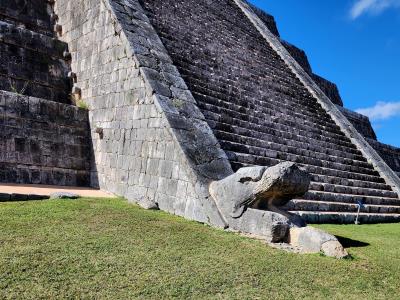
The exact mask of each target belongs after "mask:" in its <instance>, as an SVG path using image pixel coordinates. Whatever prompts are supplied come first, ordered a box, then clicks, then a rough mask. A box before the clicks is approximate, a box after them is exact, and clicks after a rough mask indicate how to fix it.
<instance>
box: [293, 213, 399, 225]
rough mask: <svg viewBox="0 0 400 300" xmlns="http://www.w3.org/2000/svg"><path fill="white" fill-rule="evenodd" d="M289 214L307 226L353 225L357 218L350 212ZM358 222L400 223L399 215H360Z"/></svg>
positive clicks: (355, 214)
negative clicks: (294, 215)
mask: <svg viewBox="0 0 400 300" xmlns="http://www.w3.org/2000/svg"><path fill="white" fill-rule="evenodd" d="M291 213H294V214H297V215H300V216H301V217H302V218H303V219H304V220H305V221H306V222H307V223H309V224H323V223H325V224H326V223H332V224H354V222H355V220H356V216H357V213H350V212H346V213H340V212H320V211H318V212H313V211H291ZM359 222H360V223H361V224H375V223H394V222H400V214H384V213H379V214H371V213H360V216H359Z"/></svg>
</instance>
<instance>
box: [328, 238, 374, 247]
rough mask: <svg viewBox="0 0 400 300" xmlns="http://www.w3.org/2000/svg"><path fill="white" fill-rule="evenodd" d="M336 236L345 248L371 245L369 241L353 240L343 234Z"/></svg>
mask: <svg viewBox="0 0 400 300" xmlns="http://www.w3.org/2000/svg"><path fill="white" fill-rule="evenodd" d="M336 238H337V239H338V240H339V242H340V243H341V244H342V245H343V247H344V248H361V247H367V246H369V245H370V244H369V243H365V242H361V241H357V240H352V239H349V238H346V237H343V236H336Z"/></svg>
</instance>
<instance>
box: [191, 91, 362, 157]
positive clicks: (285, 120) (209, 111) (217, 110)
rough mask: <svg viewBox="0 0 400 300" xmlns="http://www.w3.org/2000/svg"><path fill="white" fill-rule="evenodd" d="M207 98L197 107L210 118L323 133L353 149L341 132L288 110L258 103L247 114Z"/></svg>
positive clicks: (309, 134) (244, 109) (237, 108)
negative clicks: (274, 108)
mask: <svg viewBox="0 0 400 300" xmlns="http://www.w3.org/2000/svg"><path fill="white" fill-rule="evenodd" d="M194 95H195V96H197V97H200V98H201V97H206V96H200V95H199V94H196V93H194ZM207 98H208V101H204V102H201V104H200V105H199V107H200V109H202V110H203V111H204V115H205V116H206V117H208V118H212V119H213V120H215V121H220V122H223V123H228V124H229V121H231V120H234V121H236V122H237V123H234V124H235V125H237V126H239V125H241V126H244V127H246V126H247V127H251V126H260V125H263V126H270V124H273V125H274V128H276V129H279V130H284V131H289V132H294V133H296V134H300V132H303V134H305V135H308V136H310V137H312V136H315V135H316V136H321V135H323V136H324V137H325V138H326V139H328V138H329V140H331V141H335V143H338V144H339V145H344V146H347V147H350V148H353V149H355V148H354V147H353V145H352V144H351V142H350V140H348V139H347V138H346V137H345V136H344V134H343V133H342V132H340V131H336V132H333V131H332V130H330V129H329V128H327V127H326V126H321V125H318V124H317V123H313V122H311V121H310V119H308V120H306V119H304V118H301V119H299V118H297V117H296V116H294V115H293V114H292V113H291V112H289V111H287V112H286V113H281V112H277V111H273V110H269V109H266V108H265V106H264V105H263V104H260V107H263V106H264V108H262V109H260V110H259V111H258V112H256V113H254V112H252V113H251V114H249V111H248V109H247V108H243V109H242V107H240V106H235V105H234V104H229V103H226V102H225V103H222V101H221V100H219V99H216V98H210V97H208V96H207ZM242 124H243V125H242Z"/></svg>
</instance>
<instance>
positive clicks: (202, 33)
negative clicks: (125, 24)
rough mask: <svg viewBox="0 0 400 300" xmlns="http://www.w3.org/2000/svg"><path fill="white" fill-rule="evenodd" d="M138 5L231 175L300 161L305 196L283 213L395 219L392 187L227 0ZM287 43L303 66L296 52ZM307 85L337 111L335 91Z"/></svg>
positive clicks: (396, 203) (325, 84)
mask: <svg viewBox="0 0 400 300" xmlns="http://www.w3.org/2000/svg"><path fill="white" fill-rule="evenodd" d="M141 2H142V4H143V6H144V8H145V9H146V11H147V16H148V17H149V18H150V20H151V22H152V24H153V26H154V28H155V29H156V30H157V32H158V34H159V36H160V38H161V40H162V42H163V43H164V45H165V47H166V48H167V50H168V52H169V54H170V56H171V58H172V60H173V62H174V63H175V65H176V66H177V67H178V69H179V71H180V73H181V74H182V77H183V78H184V79H185V82H186V83H187V85H188V87H189V89H190V91H191V92H192V94H193V96H194V97H195V99H196V101H197V104H198V106H199V108H200V109H201V111H202V113H203V114H204V116H205V118H206V120H207V122H208V124H209V125H210V127H211V128H212V129H213V132H214V134H215V136H216V137H217V139H218V141H219V143H220V144H221V146H222V148H223V149H224V150H225V152H226V153H227V155H228V158H229V159H230V161H231V165H232V167H233V168H234V170H238V169H239V168H241V167H243V166H248V165H262V166H273V165H275V164H278V163H279V162H281V161H292V162H296V163H298V164H300V165H301V166H302V167H304V168H305V170H307V171H308V172H309V173H311V175H312V182H311V185H310V191H309V192H307V193H306V195H305V196H304V197H303V198H302V199H294V200H293V201H291V202H290V203H289V204H288V206H287V209H289V210H290V211H294V212H298V213H301V214H302V215H304V216H305V218H308V216H310V219H312V220H315V218H314V217H313V214H314V213H315V214H318V213H319V212H321V213H324V214H327V215H329V218H326V220H328V219H329V220H330V219H333V218H334V217H335V216H339V215H340V214H345V215H346V218H343V220H346V221H347V222H349V221H348V220H349V219H350V218H351V217H352V215H351V214H352V213H353V212H355V211H356V206H355V203H357V201H358V200H364V201H366V202H367V203H368V205H367V207H368V213H369V214H375V215H376V214H380V213H387V215H385V216H384V217H385V218H390V217H391V216H393V217H395V215H396V214H398V213H399V212H400V204H399V201H398V195H397V194H396V193H395V192H393V191H392V188H391V186H389V185H387V184H386V182H385V180H384V179H383V178H382V177H381V176H380V174H379V173H378V172H377V171H376V170H375V169H374V167H373V166H372V165H371V164H370V163H369V162H368V161H367V159H366V158H365V157H364V156H363V154H362V153H361V152H360V151H359V150H358V149H357V147H356V146H355V144H353V143H352V142H351V141H350V139H349V138H347V137H346V136H345V134H344V133H343V132H342V131H341V129H340V128H339V127H338V126H337V125H336V124H335V122H334V121H333V120H332V118H331V117H330V115H328V113H327V112H326V111H325V110H324V109H322V107H321V105H320V104H319V102H318V101H317V99H316V98H314V97H313V96H312V95H311V94H310V92H309V91H308V90H307V89H306V88H305V86H304V85H303V84H302V83H301V82H300V81H299V79H298V78H297V77H296V76H295V75H294V73H293V72H292V71H291V70H290V69H289V67H288V66H287V65H286V63H285V62H284V61H283V60H282V59H281V57H280V56H279V55H278V54H277V53H276V52H275V51H274V50H273V49H272V48H271V47H270V45H269V44H268V43H267V42H266V40H265V39H264V38H263V37H262V36H261V34H260V32H258V30H257V29H256V28H255V27H254V25H253V24H252V23H251V22H250V21H249V20H248V19H247V17H246V16H245V15H244V14H243V13H242V11H241V10H240V9H239V8H238V6H236V4H235V2H234V1H228V0H218V1H214V2H213V5H212V6H211V7H210V5H208V1H191V0H180V1H173V3H172V1H162V2H160V1H154V0H144V1H141ZM270 27H271V25H270ZM288 45H289V44H287V45H286V46H287V47H289V48H291V52H292V53H294V52H296V53H297V54H296V55H297V57H298V59H299V60H301V61H302V64H303V65H304V67H305V68H306V69H307V68H309V64H308V63H307V62H308V61H307V58H306V56H305V54H304V52H302V51H301V50H299V49H298V48H296V47H294V46H288ZM296 49H297V50H296ZM293 55H295V54H293ZM300 58H301V59H300ZM309 71H311V70H309ZM313 78H314V79H315V80H316V81H317V82H318V83H319V85H320V86H322V88H323V89H324V90H325V93H328V92H327V91H333V90H335V91H334V92H333V94H335V95H333V94H329V95H330V96H331V97H333V98H335V97H336V98H337V99H336V100H335V102H336V103H337V104H341V100H340V101H339V94H338V92H337V88H336V86H334V85H333V84H331V83H329V82H327V81H326V80H324V79H323V78H320V77H317V76H316V75H315V76H314V75H313ZM392 214H393V215H392ZM331 217H332V218H331ZM322 219H323V218H321V220H322ZM339 219H340V218H338V220H339Z"/></svg>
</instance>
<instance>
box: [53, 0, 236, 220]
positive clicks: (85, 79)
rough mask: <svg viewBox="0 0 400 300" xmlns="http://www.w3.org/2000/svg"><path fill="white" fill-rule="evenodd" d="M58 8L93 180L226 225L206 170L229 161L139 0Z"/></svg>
mask: <svg viewBox="0 0 400 300" xmlns="http://www.w3.org/2000/svg"><path fill="white" fill-rule="evenodd" d="M55 9H56V12H57V13H58V15H59V17H60V19H59V22H60V24H61V25H62V26H63V32H64V34H63V37H62V39H63V40H64V41H66V42H68V44H69V48H70V51H71V54H72V70H73V71H74V72H75V73H76V74H77V83H76V84H77V86H79V87H80V88H81V89H82V98H83V100H84V101H85V102H86V103H87V104H88V105H89V107H90V124H91V132H92V140H93V148H94V154H95V165H94V166H93V168H92V184H96V183H97V184H98V186H100V187H101V188H103V189H105V190H107V191H110V192H113V193H115V194H118V195H121V196H124V197H126V198H127V199H128V200H130V201H135V202H139V204H142V205H145V204H146V203H149V202H156V203H157V204H158V206H159V207H160V209H162V210H165V211H168V212H171V213H174V214H177V215H181V216H184V217H186V218H189V219H194V220H197V221H201V222H206V223H210V222H211V220H212V223H213V224H214V225H215V224H220V226H222V227H223V226H225V224H224V222H223V220H222V219H221V217H220V215H219V213H218V210H217V209H216V208H215V203H214V202H213V200H211V199H209V194H208V189H207V186H208V185H207V178H209V179H208V180H210V179H212V177H213V176H214V177H215V178H222V177H223V176H225V174H230V173H229V172H231V171H230V167H229V164H228V163H227V161H226V162H225V163H224V159H225V160H226V158H225V156H224V155H225V154H224V153H223V151H222V150H220V149H219V148H218V147H217V144H218V142H217V141H216V140H215V138H213V136H212V132H211V130H210V129H209V128H208V126H207V123H205V122H204V117H203V116H202V115H201V113H200V112H199V111H198V109H197V110H196V107H195V106H194V104H193V103H194V100H193V98H192V96H191V94H190V92H189V91H188V90H187V87H186V85H185V83H184V82H183V80H182V78H181V77H180V75H179V73H178V71H177V70H176V68H175V67H174V66H173V65H172V64H171V62H170V60H169V58H168V54H167V53H166V51H165V49H164V47H163V46H162V44H161V42H160V41H159V38H158V36H157V35H156V33H155V32H153V31H152V27H151V25H150V24H149V22H148V20H147V18H146V17H145V15H144V14H143V13H142V12H141V7H140V5H139V4H138V2H137V1H110V2H108V1H98V0H91V1H87V0H73V1H67V0H65V1H63V0H59V1H57V2H56V7H55ZM148 43H151V45H149V44H148ZM153 64H157V65H153ZM189 118H190V120H189ZM96 132H97V133H96ZM99 132H101V133H100V134H99ZM178 140H179V142H178ZM221 162H222V163H221ZM96 181H97V182H96Z"/></svg>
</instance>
